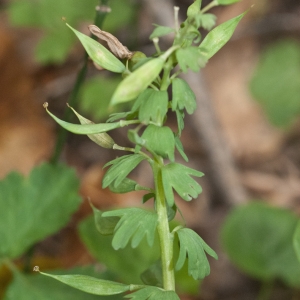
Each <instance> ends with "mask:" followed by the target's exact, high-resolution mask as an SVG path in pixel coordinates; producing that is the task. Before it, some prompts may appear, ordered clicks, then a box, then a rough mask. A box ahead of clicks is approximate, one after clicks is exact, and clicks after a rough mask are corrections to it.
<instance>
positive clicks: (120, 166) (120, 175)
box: [102, 154, 145, 188]
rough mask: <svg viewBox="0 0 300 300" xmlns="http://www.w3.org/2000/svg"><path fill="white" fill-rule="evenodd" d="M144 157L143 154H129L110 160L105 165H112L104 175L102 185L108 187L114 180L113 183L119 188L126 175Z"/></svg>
mask: <svg viewBox="0 0 300 300" xmlns="http://www.w3.org/2000/svg"><path fill="white" fill-rule="evenodd" d="M144 159H145V156H143V155H141V154H129V155H124V156H121V157H119V158H117V159H114V160H112V161H110V162H109V163H107V164H106V165H105V166H104V167H106V166H109V165H112V166H111V167H110V168H109V169H108V171H107V172H106V173H105V175H104V177H103V181H102V187H103V188H106V187H108V186H109V185H110V184H111V183H112V182H114V183H113V185H114V187H115V188H117V187H118V186H119V185H120V184H121V183H122V182H123V180H124V179H125V178H126V176H127V175H128V174H129V173H130V172H131V171H132V170H133V169H134V168H135V167H136V166H137V165H138V164H139V163H140V162H141V161H142V160H144Z"/></svg>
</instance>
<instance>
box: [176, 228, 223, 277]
mask: <svg viewBox="0 0 300 300" xmlns="http://www.w3.org/2000/svg"><path fill="white" fill-rule="evenodd" d="M176 233H177V235H178V239H179V243H180V251H179V257H178V260H177V263H176V266H175V269H176V270H180V269H181V268H182V267H183V265H184V262H185V260H186V259H187V260H188V273H189V275H190V276H192V277H193V278H194V279H195V280H198V279H203V278H204V277H205V276H207V275H209V273H210V266H209V262H208V260H207V258H206V255H205V252H206V253H207V254H209V255H210V256H212V257H213V258H215V259H218V256H217V254H216V253H215V251H213V250H212V249H211V248H210V247H209V246H208V245H207V244H206V243H205V242H204V241H203V239H202V238H201V237H200V236H199V235H198V234H197V233H196V232H195V231H193V230H192V229H189V228H181V229H179V230H177V231H176Z"/></svg>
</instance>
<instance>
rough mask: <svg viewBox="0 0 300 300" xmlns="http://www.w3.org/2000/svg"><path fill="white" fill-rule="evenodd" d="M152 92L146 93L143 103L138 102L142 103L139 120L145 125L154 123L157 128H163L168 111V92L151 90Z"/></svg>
mask: <svg viewBox="0 0 300 300" xmlns="http://www.w3.org/2000/svg"><path fill="white" fill-rule="evenodd" d="M147 91H148V90H147ZM150 91H151V92H150ZM150 91H149V92H147V93H145V94H146V95H145V96H144V97H142V99H143V101H142V102H141V103H140V101H141V100H139V102H138V104H139V103H140V109H139V120H140V121H141V122H142V123H144V124H149V123H150V122H153V123H154V124H156V125H157V126H162V124H163V122H164V118H165V116H166V114H167V111H168V92H167V91H155V90H151V89H150ZM138 104H137V105H138Z"/></svg>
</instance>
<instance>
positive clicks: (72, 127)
mask: <svg viewBox="0 0 300 300" xmlns="http://www.w3.org/2000/svg"><path fill="white" fill-rule="evenodd" d="M47 106H48V103H47V102H46V103H44V107H45V108H46V110H47V113H48V114H49V115H50V116H51V117H52V118H53V119H54V120H55V121H56V122H57V123H58V124H59V125H60V126H61V127H63V128H65V129H66V130H68V131H70V132H73V133H75V134H86V135H88V134H96V133H102V132H107V131H110V130H113V129H116V128H120V127H123V126H126V125H129V124H134V123H137V122H136V121H123V120H121V121H119V122H115V123H102V124H86V125H81V124H73V123H69V122H65V121H63V120H61V119H59V118H57V117H56V116H55V115H53V114H52V113H51V112H50V111H49V110H48V109H47Z"/></svg>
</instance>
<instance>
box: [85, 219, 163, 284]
mask: <svg viewBox="0 0 300 300" xmlns="http://www.w3.org/2000/svg"><path fill="white" fill-rule="evenodd" d="M106 218H108V217H106ZM79 234H80V238H81V239H82V241H83V242H84V244H85V246H86V247H87V249H88V250H89V252H90V253H91V254H92V255H93V257H95V258H96V259H97V260H98V261H100V262H102V263H104V264H105V266H106V267H107V268H108V269H109V270H110V271H111V272H113V273H114V274H116V275H117V276H118V278H120V280H121V281H122V282H124V283H127V284H129V283H132V282H134V283H136V284H141V283H142V281H141V279H140V275H141V274H142V273H143V272H144V271H145V270H146V269H148V267H149V266H150V265H152V264H153V263H154V262H155V261H157V260H158V258H159V245H158V240H157V239H155V242H154V245H153V247H149V245H148V243H147V241H146V240H143V241H141V243H140V244H139V246H138V247H137V248H135V249H132V248H131V247H130V245H128V246H127V247H125V248H124V249H119V250H118V251H116V250H114V248H113V247H112V245H111V244H112V239H113V236H112V235H106V236H104V235H102V234H99V231H98V230H97V229H96V228H95V225H94V218H93V217H89V218H87V219H85V220H84V221H82V222H81V223H80V226H79ZM128 270H130V272H128Z"/></svg>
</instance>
